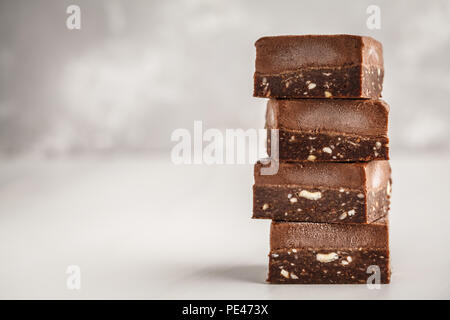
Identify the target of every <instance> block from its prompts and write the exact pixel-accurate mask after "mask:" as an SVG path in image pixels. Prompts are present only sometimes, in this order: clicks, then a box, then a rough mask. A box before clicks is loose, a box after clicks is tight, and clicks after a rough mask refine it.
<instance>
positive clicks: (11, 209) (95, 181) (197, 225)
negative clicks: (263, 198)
mask: <svg viewBox="0 0 450 320" xmlns="http://www.w3.org/2000/svg"><path fill="white" fill-rule="evenodd" d="M449 160H450V158H449V157H446V158H439V157H434V156H428V157H423V158H419V159H418V158H417V157H414V159H413V158H412V157H411V159H407V158H405V159H396V160H393V161H392V162H391V163H392V167H393V173H394V177H393V179H394V184H393V199H392V210H391V252H392V253H391V254H392V266H393V278H392V284H391V285H388V286H382V288H381V289H380V290H368V289H367V287H366V286H365V285H359V286H358V285H356V286H347V285H345V286H342V285H340V286H302V285H290V286H279V285H278V286H276V285H268V284H266V283H265V282H264V280H265V278H266V268H267V266H266V265H267V253H268V247H269V222H268V221H260V220H251V219H250V216H251V202H252V197H251V185H252V168H251V166H247V165H246V166H175V165H173V164H171V163H170V162H169V159H167V157H165V158H151V157H148V158H145V157H141V158H135V159H130V158H127V159H124V158H120V159H119V158H118V159H115V160H111V159H110V158H109V159H97V160H78V161H74V160H71V161H66V160H58V161H51V162H43V161H37V162H33V161H27V162H25V161H22V162H12V161H2V163H1V166H0V261H1V264H0V298H87V299H90V298H137V299H140V298H149V299H190V298H193V299H216V298H224V299H312V298H319V299H320V298H331V299H338V298H339V299H347V298H361V299H379V298H386V299H391V298H400V299H408V298H450V280H449V278H448V271H449V270H450V257H449V254H450V251H449V245H450V232H449V223H450V215H449V214H450V210H449V208H448V199H449V195H450V188H449V178H450V177H449V170H448V163H449ZM68 265H79V266H80V267H81V272H82V277H81V285H82V287H81V290H79V291H70V290H68V289H67V288H66V277H67V275H66V268H67V266H68Z"/></svg>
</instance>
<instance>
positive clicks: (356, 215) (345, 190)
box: [253, 160, 391, 224]
mask: <svg viewBox="0 0 450 320" xmlns="http://www.w3.org/2000/svg"><path fill="white" fill-rule="evenodd" d="M262 167H263V165H262V164H261V163H260V162H258V163H256V165H255V171H254V177H255V184H254V186H253V218H259V219H272V220H283V221H299V222H326V223H342V224H346V223H371V222H373V221H376V220H378V219H380V218H382V217H384V216H386V215H387V214H388V211H389V205H390V195H391V167H390V165H389V161H384V160H380V161H371V162H358V163H338V162H297V163H289V162H280V163H279V168H278V172H277V174H275V175H262V174H261V168H262Z"/></svg>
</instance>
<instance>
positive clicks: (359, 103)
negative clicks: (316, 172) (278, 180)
mask: <svg viewBox="0 0 450 320" xmlns="http://www.w3.org/2000/svg"><path fill="white" fill-rule="evenodd" d="M388 115H389V106H388V104H387V103H386V102H384V101H382V100H367V99H366V100H356V99H296V100H291V99H286V100H285V99H283V100H275V99H270V100H269V101H268V103H267V112H266V127H267V128H274V129H286V130H297V131H303V132H319V133H321V132H335V133H347V134H358V135H369V136H376V135H383V136H387V132H388Z"/></svg>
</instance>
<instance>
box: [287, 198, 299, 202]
mask: <svg viewBox="0 0 450 320" xmlns="http://www.w3.org/2000/svg"><path fill="white" fill-rule="evenodd" d="M289 201H290V202H291V203H296V202H297V198H290V199H289Z"/></svg>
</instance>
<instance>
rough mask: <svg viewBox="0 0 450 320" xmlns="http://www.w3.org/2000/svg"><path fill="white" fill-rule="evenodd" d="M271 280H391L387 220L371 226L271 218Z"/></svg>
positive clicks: (299, 281)
mask: <svg viewBox="0 0 450 320" xmlns="http://www.w3.org/2000/svg"><path fill="white" fill-rule="evenodd" d="M270 242H271V243H270V245H271V251H270V255H269V276H268V279H267V281H268V282H270V283H278V284H283V283H299V284H364V283H368V280H370V281H369V283H377V282H376V281H377V280H378V281H379V282H378V283H380V284H386V283H389V282H390V275H391V272H390V263H389V239H388V225H387V221H385V220H384V219H383V220H380V221H378V222H376V223H373V224H323V223H300V222H272V227H271V240H270Z"/></svg>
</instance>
